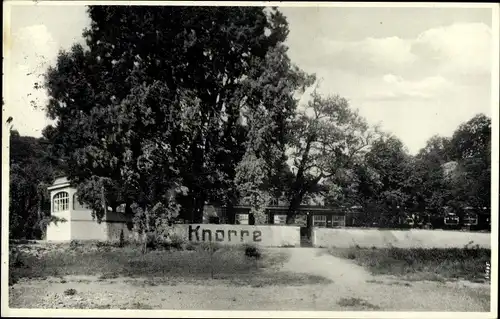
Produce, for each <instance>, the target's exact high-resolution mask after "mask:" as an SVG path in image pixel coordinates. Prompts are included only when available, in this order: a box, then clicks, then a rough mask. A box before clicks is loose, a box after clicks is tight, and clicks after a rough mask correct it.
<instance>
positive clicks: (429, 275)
mask: <svg viewBox="0 0 500 319" xmlns="http://www.w3.org/2000/svg"><path fill="white" fill-rule="evenodd" d="M329 252H330V253H331V254H332V255H334V256H337V257H341V258H346V259H350V260H353V261H354V262H355V263H356V264H358V265H361V266H364V267H367V268H368V269H369V270H370V271H371V272H372V273H373V274H376V275H396V276H403V277H404V278H405V279H407V280H414V281H417V280H432V281H447V280H457V279H464V280H470V281H480V280H482V279H483V278H484V275H485V269H486V262H490V259H491V250H490V249H485V248H450V249H437V248H433V249H424V248H413V249H403V248H381V249H373V248H372V249H368V248H345V249H342V248H331V249H329Z"/></svg>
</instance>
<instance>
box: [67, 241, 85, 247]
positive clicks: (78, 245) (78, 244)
mask: <svg viewBox="0 0 500 319" xmlns="http://www.w3.org/2000/svg"><path fill="white" fill-rule="evenodd" d="M81 246H83V244H82V243H81V242H79V241H78V240H75V239H73V240H72V241H71V242H70V243H69V248H70V249H77V248H78V247H81Z"/></svg>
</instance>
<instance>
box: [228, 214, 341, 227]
mask: <svg viewBox="0 0 500 319" xmlns="http://www.w3.org/2000/svg"><path fill="white" fill-rule="evenodd" d="M236 223H237V224H241V225H248V214H236ZM274 224H275V225H280V224H286V215H274ZM327 224H328V226H330V225H329V224H330V223H329V222H327V218H326V215H313V226H314V227H327ZM335 226H345V216H337V215H333V216H332V221H331V227H335Z"/></svg>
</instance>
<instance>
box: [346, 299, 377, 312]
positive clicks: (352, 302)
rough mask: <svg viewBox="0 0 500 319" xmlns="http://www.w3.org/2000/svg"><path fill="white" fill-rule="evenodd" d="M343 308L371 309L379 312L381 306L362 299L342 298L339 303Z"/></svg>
mask: <svg viewBox="0 0 500 319" xmlns="http://www.w3.org/2000/svg"><path fill="white" fill-rule="evenodd" d="M337 304H338V305H339V306H341V307H349V308H356V309H360V308H361V309H370V310H378V309H380V307H379V306H377V305H373V304H371V303H369V302H368V301H366V300H363V299H360V298H342V299H340V300H339V301H338V303H337Z"/></svg>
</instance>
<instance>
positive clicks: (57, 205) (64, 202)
mask: <svg viewBox="0 0 500 319" xmlns="http://www.w3.org/2000/svg"><path fill="white" fill-rule="evenodd" d="M52 204H53V206H52V211H53V212H62V211H65V210H68V209H69V194H68V192H59V193H57V194H55V195H54V199H53V200H52Z"/></svg>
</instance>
